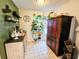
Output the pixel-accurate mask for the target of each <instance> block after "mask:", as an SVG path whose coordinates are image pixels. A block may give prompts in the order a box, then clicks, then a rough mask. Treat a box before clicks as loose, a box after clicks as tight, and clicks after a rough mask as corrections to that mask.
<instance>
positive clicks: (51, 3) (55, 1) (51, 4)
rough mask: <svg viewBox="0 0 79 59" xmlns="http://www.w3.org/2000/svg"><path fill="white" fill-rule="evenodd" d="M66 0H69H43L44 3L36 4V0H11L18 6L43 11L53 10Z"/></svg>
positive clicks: (66, 0)
mask: <svg viewBox="0 0 79 59" xmlns="http://www.w3.org/2000/svg"><path fill="white" fill-rule="evenodd" d="M68 1H69V0H45V3H44V5H38V4H37V2H36V0H13V2H14V3H15V5H16V6H17V7H18V8H23V9H28V10H37V11H43V12H47V11H50V10H55V9H56V8H58V7H59V6H61V5H63V4H64V3H66V2H68Z"/></svg>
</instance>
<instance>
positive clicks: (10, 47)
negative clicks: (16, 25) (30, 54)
mask: <svg viewBox="0 0 79 59" xmlns="http://www.w3.org/2000/svg"><path fill="white" fill-rule="evenodd" d="M5 48H6V54H7V59H24V43H23V37H19V39H18V40H14V39H10V40H8V41H7V42H5Z"/></svg>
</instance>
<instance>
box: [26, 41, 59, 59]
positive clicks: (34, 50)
mask: <svg viewBox="0 0 79 59" xmlns="http://www.w3.org/2000/svg"><path fill="white" fill-rule="evenodd" d="M25 59H60V57H57V56H56V55H55V54H54V53H53V52H52V51H51V50H50V48H48V47H47V45H46V43H45V41H42V40H41V41H38V42H31V43H27V47H26V51H25Z"/></svg>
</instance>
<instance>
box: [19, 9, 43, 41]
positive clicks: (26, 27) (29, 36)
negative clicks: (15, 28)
mask: <svg viewBox="0 0 79 59" xmlns="http://www.w3.org/2000/svg"><path fill="white" fill-rule="evenodd" d="M34 13H35V14H36V15H39V14H41V15H43V14H42V13H41V12H38V11H33V10H25V9H19V15H20V16H21V17H22V18H21V19H20V28H21V29H24V30H26V31H27V33H26V34H27V35H26V36H27V41H29V42H30V41H33V38H32V33H31V25H32V21H33V14H34ZM25 15H28V16H30V21H29V22H25V21H24V20H23V17H24V16H25Z"/></svg>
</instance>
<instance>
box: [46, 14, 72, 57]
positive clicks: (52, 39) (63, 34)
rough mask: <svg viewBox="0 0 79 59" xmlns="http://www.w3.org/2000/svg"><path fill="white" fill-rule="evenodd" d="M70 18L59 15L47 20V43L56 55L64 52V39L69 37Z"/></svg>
mask: <svg viewBox="0 0 79 59" xmlns="http://www.w3.org/2000/svg"><path fill="white" fill-rule="evenodd" d="M72 18H73V16H65V15H61V16H58V17H54V18H53V19H49V20H48V26H47V45H48V46H49V47H50V48H51V50H52V51H53V52H54V53H55V54H56V55H57V56H60V55H62V54H63V53H64V51H63V47H64V46H65V45H64V41H65V40H68V39H69V34H70V29H71V22H72Z"/></svg>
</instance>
